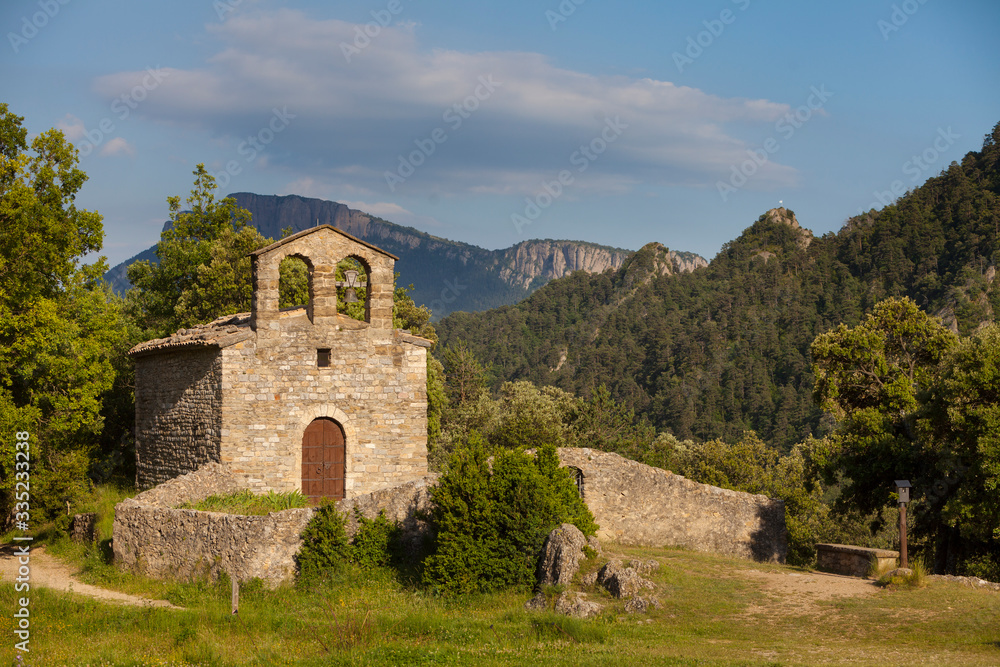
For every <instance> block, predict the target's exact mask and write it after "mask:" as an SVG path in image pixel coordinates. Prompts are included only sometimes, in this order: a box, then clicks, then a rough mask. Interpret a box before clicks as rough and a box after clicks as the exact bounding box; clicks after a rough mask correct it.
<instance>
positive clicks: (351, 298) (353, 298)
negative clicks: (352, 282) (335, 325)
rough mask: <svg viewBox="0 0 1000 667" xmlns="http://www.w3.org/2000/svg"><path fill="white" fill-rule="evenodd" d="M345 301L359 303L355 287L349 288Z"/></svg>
mask: <svg viewBox="0 0 1000 667" xmlns="http://www.w3.org/2000/svg"><path fill="white" fill-rule="evenodd" d="M344 301H345V302H347V303H357V302H358V295H357V293H356V292H355V291H354V288H353V287H348V288H347V294H345V295H344Z"/></svg>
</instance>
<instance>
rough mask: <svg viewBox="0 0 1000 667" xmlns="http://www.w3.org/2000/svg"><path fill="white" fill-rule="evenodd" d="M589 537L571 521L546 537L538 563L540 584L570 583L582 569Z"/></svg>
mask: <svg viewBox="0 0 1000 667" xmlns="http://www.w3.org/2000/svg"><path fill="white" fill-rule="evenodd" d="M586 544H587V538H586V537H584V536H583V533H582V532H580V529H579V528H577V527H576V526H574V525H573V524H570V523H564V524H563V525H561V526H559V527H558V528H555V529H554V530H553V531H552V532H551V533H549V536H548V537H547V538H545V546H544V547H543V548H542V558H541V560H540V561H539V563H538V584H539V585H540V586H546V585H554V584H568V583H570V582H571V581H572V580H573V575H575V574H576V572H577V570H579V569H580V560H582V559H583V558H584V555H583V547H584V546H585V545H586Z"/></svg>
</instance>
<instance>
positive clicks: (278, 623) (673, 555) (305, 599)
mask: <svg viewBox="0 0 1000 667" xmlns="http://www.w3.org/2000/svg"><path fill="white" fill-rule="evenodd" d="M49 550H50V552H52V553H61V554H62V555H63V556H64V557H66V558H67V559H69V560H70V561H72V562H74V563H75V564H76V565H77V566H78V567H80V568H81V569H82V571H83V572H82V574H81V575H80V576H81V578H82V579H84V580H85V581H87V582H89V583H98V584H101V585H104V586H106V587H109V588H114V589H118V590H123V591H126V592H130V593H137V594H144V595H147V596H150V597H157V598H163V599H168V600H170V601H171V602H173V603H174V604H177V605H180V606H183V607H184V609H183V610H180V611H171V610H165V609H145V608H137V607H118V606H114V605H107V604H102V603H98V602H95V601H91V600H88V599H86V598H82V597H79V596H75V595H71V594H62V593H55V592H51V591H48V590H45V589H40V590H32V592H31V596H32V601H31V604H32V628H33V633H32V654H33V656H34V657H35V661H34V662H33V664H45V665H79V666H82V665H135V666H140V665H141V666H145V665H222V666H228V665H411V664H412V665H439V664H442V665H444V664H447V665H453V664H461V665H524V664H538V665H543V664H544V665H614V666H615V667H620V666H624V665H644V666H649V665H692V666H693V665H707V666H728V667H737V666H744V667H765V666H768V667H770V666H775V665H810V666H812V665H838V664H852V665H889V664H892V665H897V664H910V665H927V664H940V663H942V662H947V663H949V664H951V665H996V664H1000V625H998V619H1000V595H998V594H996V593H993V592H989V591H978V590H973V589H971V588H965V587H962V586H959V585H955V584H947V583H941V582H933V583H930V584H928V585H927V586H925V587H923V588H915V589H911V588H907V587H899V588H891V587H890V588H887V589H878V588H874V587H873V589H872V593H871V595H870V596H867V597H859V598H845V599H832V600H827V601H822V600H820V601H814V602H812V603H811V604H809V605H806V606H799V605H796V604H791V602H793V601H791V600H789V599H786V598H783V597H781V596H776V595H775V593H774V591H773V590H769V589H767V588H766V587H765V586H764V584H762V583H761V581H760V579H759V578H755V577H750V576H748V575H747V574H746V570H748V569H756V570H762V571H765V572H768V573H771V574H775V573H784V574H789V573H796V574H799V573H802V570H801V569H799V568H786V567H784V566H780V565H773V564H767V565H765V564H755V563H750V562H747V561H742V560H738V559H732V558H726V557H722V556H715V555H710V554H700V553H694V552H688V551H683V550H677V549H622V550H621V551H622V552H623V554H622V555H623V557H625V558H643V559H648V558H656V559H657V560H658V561H659V562H660V563H661V567H660V569H659V570H658V571H657V572H656V573H654V574H653V575H651V578H652V579H653V581H654V582H655V583H656V584H657V591H656V593H655V594H656V596H657V597H658V598H659V600H660V601H661V603H662V608H661V609H658V610H653V611H652V612H651V613H649V614H639V615H632V614H626V613H625V612H624V611H623V609H622V603H621V602H620V601H616V600H613V599H611V597H610V596H609V595H608V594H607V593H605V592H603V591H601V590H596V589H595V590H591V591H588V598H589V599H592V600H595V601H597V602H600V603H602V604H604V605H606V606H605V611H604V613H603V614H602V615H601V616H600V617H598V618H596V619H592V620H586V621H582V620H577V619H569V618H566V617H562V616H558V615H555V614H551V613H535V612H527V611H525V610H524V608H523V604H524V602H525V601H526V600H527V599H528V598H529V597H530V594H529V593H528V592H526V591H525V592H509V593H503V594H496V595H479V596H468V597H457V598H441V597H434V596H433V595H431V594H429V593H427V592H426V591H423V590H420V589H414V588H409V587H407V586H404V585H402V584H400V583H399V582H398V580H397V579H396V577H395V576H394V575H393V574H392V573H391V572H390V571H387V570H376V571H374V572H370V573H360V572H357V571H354V570H350V569H347V570H345V571H342V572H338V573H335V574H334V573H331V574H328V575H326V576H324V577H319V578H317V579H315V580H313V581H311V582H310V583H309V584H308V585H301V586H298V587H292V586H287V587H283V588H279V589H278V590H275V591H269V590H266V589H265V588H263V587H262V586H260V585H252V586H244V587H243V589H242V590H241V595H240V613H239V615H238V616H236V617H233V616H231V615H230V613H229V611H230V610H229V595H230V591H229V585H228V583H227V582H225V581H221V582H218V583H215V584H209V583H205V582H196V583H182V582H163V581H152V580H148V579H144V578H141V577H136V576H132V575H126V574H123V573H120V572H118V571H117V570H115V569H114V568H113V567H111V566H109V565H107V564H106V563H104V562H103V561H102V558H101V555H100V553H98V550H97V549H96V548H94V547H90V548H88V547H84V546H82V545H76V544H74V543H71V542H69V541H68V540H56V541H54V542H53V543H51V544H50V546H49ZM602 561H603V559H588V561H587V563H586V565H585V567H587V568H593V567H597V566H599V565H600V563H601V562H602ZM17 595H19V594H15V593H14V591H13V588H12V586H10V585H2V586H0V610H3V614H2V616H0V635H5V636H8V637H9V636H11V635H10V630H11V628H10V627H9V626H10V624H11V622H12V619H11V614H10V613H7V610H10V609H13V605H14V600H15V597H16V596H17ZM10 650H11V646H10V644H9V642H8V643H7V644H6V645H4V646H3V648H2V649H0V665H4V666H6V665H9V664H11V662H10V660H11V659H12V656H11V654H10V653H9V651H10ZM4 652H8V653H4ZM6 656H11V657H10V658H8V657H6ZM29 662H31V661H29Z"/></svg>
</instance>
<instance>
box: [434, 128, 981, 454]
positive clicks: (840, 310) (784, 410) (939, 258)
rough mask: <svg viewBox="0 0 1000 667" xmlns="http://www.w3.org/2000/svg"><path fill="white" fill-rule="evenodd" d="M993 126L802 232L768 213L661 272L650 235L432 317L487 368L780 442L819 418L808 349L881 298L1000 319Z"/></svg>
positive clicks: (674, 427)
mask: <svg viewBox="0 0 1000 667" xmlns="http://www.w3.org/2000/svg"><path fill="white" fill-rule="evenodd" d="M998 260H1000V124H998V125H997V127H996V128H995V129H994V130H993V132H992V134H990V135H987V137H986V139H985V141H984V143H983V149H982V150H981V151H978V152H971V153H969V154H967V155H966V156H965V157H964V158H963V159H962V161H961V163H960V164H959V163H952V164H951V165H950V166H949V167H948V168H947V169H946V170H945V171H943V172H942V173H941V174H940V175H939V176H936V177H934V178H931V179H928V181H927V182H926V183H925V184H924V185H923V186H921V187H919V188H917V189H915V190H912V191H910V192H908V193H907V194H905V195H904V196H903V197H901V198H900V199H899V200H898V201H896V202H895V203H894V204H892V205H889V206H887V207H885V208H883V209H882V210H880V211H875V210H872V211H869V212H868V213H865V214H863V215H860V216H856V217H853V218H851V219H850V220H848V221H847V222H846V224H845V225H844V226H843V228H842V229H841V230H840V231H839V232H837V233H835V234H834V233H829V234H826V235H824V236H822V237H818V238H817V237H815V236H814V235H813V234H812V232H810V231H809V230H808V229H805V228H803V227H801V226H800V224H799V221H798V220H797V219H796V216H795V214H794V213H793V212H792V211H789V210H787V209H784V208H778V209H772V210H770V211H767V212H766V213H764V214H763V215H761V216H760V218H758V220H757V221H756V222H754V223H753V224H752V225H751V226H750V227H748V228H747V229H746V230H745V231H744V232H743V233H742V234H741V235H740V237H739V238H737V239H734V240H733V241H730V242H729V243H727V244H726V245H725V246H723V248H722V250H721V251H720V252H719V254H718V255H717V256H716V257H715V258H714V259H713V260H712V262H711V263H710V264H709V265H708V266H707V267H705V268H704V269H701V270H698V271H693V272H689V273H679V272H672V271H670V270H667V268H666V267H668V266H669V265H670V260H669V258H668V256H667V254H666V249H665V248H663V247H662V246H660V245H659V244H649V245H647V246H645V247H643V248H642V249H641V250H639V251H638V252H637V253H636V254H635V255H633V256H632V257H630V258H629V259H628V260H627V261H626V262H625V263H623V265H622V266H621V267H620V268H618V269H617V270H615V271H606V272H604V273H600V274H582V273H577V274H573V275H570V276H567V277H564V278H561V279H558V280H553V281H551V282H549V283H548V284H547V285H545V286H544V287H542V288H541V289H539V290H537V291H536V292H534V293H533V294H532V295H531V296H530V297H529V298H528V299H526V300H525V301H523V302H521V303H518V304H517V305H513V306H506V307H503V308H498V309H495V310H491V311H487V312H482V313H454V314H452V315H450V316H448V317H446V318H444V319H443V320H442V321H440V322H439V323H438V324H437V332H438V335H439V337H440V340H441V343H443V344H444V345H453V344H455V343H457V341H459V340H464V341H465V342H466V343H467V344H468V345H469V348H470V349H471V350H472V351H473V352H474V353H475V354H476V355H477V356H478V357H479V358H480V360H482V361H484V362H488V363H490V364H491V365H492V373H493V379H494V382H495V385H498V384H499V383H501V382H503V381H505V380H515V379H528V380H532V381H534V382H536V383H538V384H550V385H555V386H559V387H562V388H564V389H567V390H569V391H572V392H576V393H581V394H584V395H587V394H588V393H589V392H590V391H591V390H592V389H593V388H594V387H596V386H598V385H599V384H602V383H603V384H605V385H607V386H608V388H609V389H610V390H611V392H612V395H613V396H614V397H615V398H616V399H617V400H618V401H619V402H621V403H622V404H624V405H626V406H628V407H631V408H633V409H635V410H636V411H637V413H639V414H640V415H642V416H644V417H646V418H647V419H649V420H650V421H651V422H652V423H653V424H654V425H655V426H656V427H657V428H659V429H661V430H670V431H672V432H673V433H674V434H675V435H677V436H679V437H682V438H697V439H711V438H717V437H722V438H726V439H736V438H739V437H740V436H741V435H742V433H743V431H744V430H746V429H753V430H755V431H756V432H757V433H758V434H759V435H760V436H761V437H762V438H764V439H765V440H767V441H769V442H771V443H773V444H775V445H778V446H780V447H786V448H787V447H788V446H790V445H791V444H794V443H795V442H800V441H801V440H803V439H804V438H806V437H808V436H810V435H821V434H822V433H824V432H825V431H826V430H827V429H828V428H829V426H830V424H829V423H827V422H825V421H824V417H823V415H822V413H821V412H820V411H819V409H818V408H817V407H816V406H815V405H814V404H813V401H812V388H813V375H812V372H811V368H810V363H811V362H810V357H809V346H810V344H811V343H812V341H813V339H814V338H815V337H816V336H817V335H818V334H819V333H822V332H824V331H827V330H829V329H831V328H833V327H835V326H837V325H838V324H840V323H846V324H847V325H849V326H853V325H855V324H857V323H858V322H859V321H860V319H861V317H862V316H863V315H864V314H865V313H866V312H867V311H869V310H870V309H871V308H872V306H874V304H875V303H877V302H878V301H880V300H882V299H884V298H887V297H890V296H909V297H910V298H912V299H914V300H915V301H916V302H917V304H918V305H919V306H920V307H921V308H923V309H924V310H925V311H927V312H928V313H931V314H934V315H937V316H939V317H941V318H942V319H943V320H944V321H945V323H946V324H947V325H948V326H950V327H951V328H953V329H954V330H955V331H957V332H959V333H960V334H962V335H968V334H969V333H970V332H971V331H973V330H974V329H975V328H976V327H977V326H979V325H980V324H981V323H982V322H985V321H992V320H994V319H995V318H996V316H997V315H998V314H1000V281H997V280H996V273H997V272H996V265H997V263H998Z"/></svg>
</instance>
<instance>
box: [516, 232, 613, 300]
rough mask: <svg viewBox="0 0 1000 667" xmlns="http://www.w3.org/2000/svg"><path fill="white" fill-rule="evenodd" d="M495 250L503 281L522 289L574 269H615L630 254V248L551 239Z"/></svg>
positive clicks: (525, 242)
mask: <svg viewBox="0 0 1000 667" xmlns="http://www.w3.org/2000/svg"><path fill="white" fill-rule="evenodd" d="M496 252H497V267H498V268H499V271H500V277H501V278H502V279H503V281H504V282H506V283H508V284H510V285H518V286H520V287H523V288H524V289H530V288H532V287H538V286H539V285H540V284H543V283H546V282H548V281H550V280H553V279H555V278H562V277H563V276H568V275H569V274H571V273H573V272H574V271H586V272H587V273H603V272H604V271H606V270H607V269H617V268H618V267H620V266H621V265H622V264H623V263H624V262H625V260H626V259H628V257H629V256H630V255H632V251H631V250H621V249H619V248H609V247H607V246H601V245H597V244H594V243H582V242H579V241H550V240H544V241H522V242H521V243H518V244H517V245H515V246H513V247H511V248H507V249H506V250H498V251H496Z"/></svg>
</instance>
